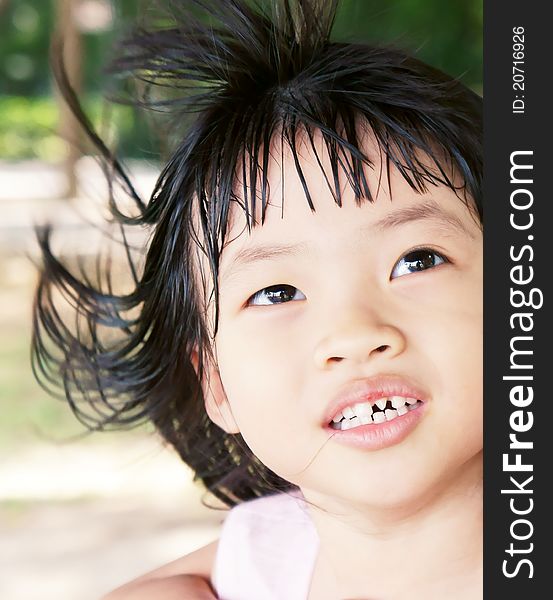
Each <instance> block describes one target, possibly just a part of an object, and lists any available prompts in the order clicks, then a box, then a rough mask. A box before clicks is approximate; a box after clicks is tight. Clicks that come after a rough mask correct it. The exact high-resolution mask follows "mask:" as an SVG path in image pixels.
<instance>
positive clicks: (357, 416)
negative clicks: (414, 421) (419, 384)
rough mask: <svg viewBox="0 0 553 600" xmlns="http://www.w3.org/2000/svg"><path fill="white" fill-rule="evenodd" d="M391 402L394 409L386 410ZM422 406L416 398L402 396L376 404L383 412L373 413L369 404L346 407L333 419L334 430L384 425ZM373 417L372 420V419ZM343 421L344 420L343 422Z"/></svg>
mask: <svg viewBox="0 0 553 600" xmlns="http://www.w3.org/2000/svg"><path fill="white" fill-rule="evenodd" d="M388 401H390V403H391V405H392V406H393V407H394V408H393V409H390V408H386V405H387V403H388ZM418 404H421V402H419V401H418V400H417V399H416V398H403V397H402V396H391V397H390V398H380V399H379V400H377V401H376V402H375V406H377V407H378V408H379V409H380V410H381V411H382V412H380V411H375V412H373V407H372V406H371V404H370V403H369V402H359V403H358V404H355V405H353V406H346V407H345V408H344V409H343V410H342V411H340V412H338V413H337V414H336V415H335V416H334V417H333V418H332V424H333V425H334V429H341V430H346V429H352V428H353V427H358V426H359V425H371V424H373V423H384V421H391V420H392V419H395V418H396V417H400V416H402V415H404V414H406V413H407V412H409V411H410V410H414V409H415V408H417V406H418ZM371 415H372V418H371ZM342 419H343V420H342Z"/></svg>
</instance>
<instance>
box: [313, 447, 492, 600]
mask: <svg viewBox="0 0 553 600" xmlns="http://www.w3.org/2000/svg"><path fill="white" fill-rule="evenodd" d="M460 471H461V472H458V473H457V476H456V478H455V479H454V480H451V481H448V482H445V483H443V484H442V486H441V487H440V489H438V490H436V489H433V491H432V494H431V496H430V495H426V496H424V497H419V498H416V499H413V498H411V499H410V500H409V502H408V503H407V502H406V503H405V504H402V505H397V506H393V507H390V506H366V505H362V504H361V505H360V504H359V503H351V502H348V501H347V500H344V499H336V498H332V499H330V498H328V497H326V496H321V495H319V494H316V493H313V492H310V491H308V490H303V492H304V496H305V498H306V499H307V500H308V502H310V503H313V504H315V505H316V506H318V507H320V508H322V509H323V510H320V509H319V508H315V507H312V506H310V512H311V515H312V518H313V522H314V523H315V527H316V528H317V532H318V534H319V539H320V547H319V556H318V559H317V564H316V566H315V570H314V574H313V582H312V587H313V586H316V585H319V586H320V588H317V589H324V590H326V591H325V596H327V597H328V598H333V599H334V600H336V599H337V598H367V593H370V594H371V596H370V597H371V599H374V600H376V599H378V600H419V599H420V600H422V599H423V598H424V599H425V600H435V599H436V600H437V599H443V598H448V599H451V600H464V599H470V600H475V599H478V598H481V597H482V455H481V454H479V455H478V456H477V457H475V458H474V459H473V460H472V461H471V462H470V463H467V464H466V465H464V466H463V468H462V469H461V470H460ZM344 515H346V516H344ZM321 582H324V583H323V584H322V585H321ZM330 590H332V592H331V591H330ZM314 597H315V596H314ZM316 597H317V598H319V597H320V598H321V600H322V598H323V596H321V595H320V593H318V594H317V596H316Z"/></svg>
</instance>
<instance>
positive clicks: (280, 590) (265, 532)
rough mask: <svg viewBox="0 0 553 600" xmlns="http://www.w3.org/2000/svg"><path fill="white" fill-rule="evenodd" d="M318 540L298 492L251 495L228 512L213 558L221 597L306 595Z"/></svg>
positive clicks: (259, 599) (252, 599)
mask: <svg viewBox="0 0 553 600" xmlns="http://www.w3.org/2000/svg"><path fill="white" fill-rule="evenodd" d="M318 545H319V540H318V536H317V532H316V530H315V527H314V525H313V523H312V521H311V519H310V517H309V513H308V511H307V507H306V505H305V502H304V501H303V499H302V498H301V495H300V494H299V493H295V494H292V495H288V494H276V495H272V496H267V497H264V498H259V499H256V500H250V501H249V502H244V503H243V504H240V505H238V506H236V507H234V508H233V509H232V510H231V511H230V512H229V514H228V516H227V518H226V520H225V522H224V524H223V529H222V533H221V537H220V540H219V546H218V550H217V556H216V558H215V565H214V572H213V575H212V580H213V584H214V587H215V590H216V592H217V594H218V597H219V598H220V599H221V600H305V599H306V598H307V595H308V592H309V586H310V582H311V575H312V572H313V567H314V564H315V558H316V555H317V549H318Z"/></svg>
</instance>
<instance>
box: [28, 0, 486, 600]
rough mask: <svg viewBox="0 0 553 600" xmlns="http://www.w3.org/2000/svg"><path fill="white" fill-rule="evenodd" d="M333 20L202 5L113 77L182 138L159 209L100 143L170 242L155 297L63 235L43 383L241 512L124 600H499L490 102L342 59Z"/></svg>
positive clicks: (46, 285) (143, 37)
mask: <svg viewBox="0 0 553 600" xmlns="http://www.w3.org/2000/svg"><path fill="white" fill-rule="evenodd" d="M335 10H336V6H335V2H332V1H328V2H321V1H320V0H297V1H294V0H278V1H275V2H274V6H273V10H272V11H265V10H263V9H262V8H261V7H257V6H252V3H250V2H247V1H245V0H243V1H242V0H218V1H211V2H209V3H207V2H206V3H205V4H204V3H203V2H201V1H200V0H198V1H192V0H189V1H188V2H186V1H183V2H174V3H171V12H170V13H169V18H168V16H167V15H165V17H164V18H163V19H158V20H157V21H156V24H155V25H153V26H151V27H140V28H137V29H136V31H135V32H134V33H133V34H132V35H131V36H130V37H129V38H128V39H127V40H125V42H124V43H123V45H122V46H121V53H120V56H119V57H118V58H117V59H116V60H115V62H114V65H113V70H114V71H115V72H118V73H124V74H129V73H131V74H133V75H134V76H135V77H136V78H137V79H138V80H139V81H140V82H141V84H142V89H143V90H146V91H145V93H144V94H143V96H142V97H141V98H140V99H139V101H140V103H141V104H142V105H147V106H149V107H151V108H154V109H163V110H167V109H170V110H171V113H172V115H174V121H173V123H174V137H175V140H176V142H175V147H174V149H173V151H172V154H171V156H170V158H169V160H168V162H167V164H166V166H165V167H164V169H163V171H162V174H161V176H160V177H159V180H158V182H157V185H156V187H155V190H154V193H153V195H152V198H151V200H150V202H149V203H148V204H147V205H142V204H141V201H140V199H139V197H138V195H137V194H136V193H135V192H134V190H133V188H132V187H131V184H130V182H129V180H128V178H127V177H126V175H125V171H124V170H123V168H122V166H121V165H120V164H119V163H118V162H117V161H116V159H115V157H113V156H112V155H111V154H110V153H109V152H108V150H107V149H106V148H105V146H104V145H103V144H102V142H101V141H100V140H99V138H98V137H97V136H95V134H94V133H93V132H92V131H90V129H89V133H90V134H91V137H92V139H93V140H94V141H95V143H96V145H97V147H98V149H99V150H100V151H101V153H102V155H103V156H104V158H105V160H106V163H107V165H109V166H110V167H111V171H110V172H111V173H112V177H114V178H117V179H118V180H119V181H120V182H122V184H123V186H124V187H125V189H126V190H127V191H128V192H129V194H130V195H131V196H132V197H133V199H134V200H135V202H136V204H137V205H138V206H139V207H140V214H139V215H138V216H129V215H126V214H123V212H122V210H120V209H119V208H118V205H117V203H116V202H115V201H114V200H113V201H112V207H113V212H114V214H115V215H116V217H117V218H118V219H119V220H120V222H121V223H122V224H124V225H139V226H147V227H149V228H151V229H152V236H151V239H150V241H149V244H148V251H147V257H146V261H145V264H144V266H143V269H142V271H141V272H140V271H138V270H137V269H136V268H135V266H134V262H133V261H132V260H131V258H130V256H131V254H130V252H129V261H130V265H131V268H132V272H136V280H135V286H134V289H133V290H132V291H131V292H130V293H127V294H124V295H117V294H116V293H114V291H113V289H112V288H111V286H110V284H109V276H108V278H107V281H108V285H107V286H106V288H105V289H100V287H99V286H95V285H93V284H92V282H91V280H90V278H88V279H86V280H82V281H81V280H79V279H78V278H76V277H75V276H74V274H72V273H71V272H70V271H69V270H68V269H67V268H66V267H64V266H63V265H62V264H61V263H60V262H59V261H58V260H57V259H56V258H55V257H54V256H53V255H52V253H51V250H50V247H49V239H48V232H43V233H42V234H41V240H40V241H41V245H42V251H43V255H44V269H43V273H42V278H41V281H40V284H39V288H38V294H37V302H36V319H35V323H36V327H35V337H34V348H33V349H34V364H35V370H36V372H37V374H38V375H39V377H40V378H41V379H42V380H43V381H44V380H46V381H47V382H52V381H55V380H56V378H58V379H60V378H61V379H60V380H61V381H62V382H63V386H64V391H65V394H66V395H67V398H68V400H69V402H70V404H71V406H72V408H73V409H74V411H75V412H76V414H77V415H78V416H79V417H80V418H81V419H82V420H85V421H86V422H87V423H89V425H90V424H91V427H93V428H95V429H102V428H105V427H107V426H111V425H130V424H132V423H135V422H137V421H139V420H142V419H144V418H148V419H151V420H152V421H153V423H154V424H155V425H156V427H157V428H158V430H159V432H160V433H161V435H162V436H163V438H164V439H165V440H167V441H168V442H169V443H170V444H172V445H173V446H174V447H175V449H176V450H177V451H178V452H179V454H180V456H181V457H182V459H183V460H184V461H185V462H186V463H187V464H188V465H190V466H191V467H192V468H193V469H194V471H195V473H196V478H197V479H199V480H201V481H202V482H203V484H204V485H205V486H206V489H207V490H209V492H211V493H212V494H214V495H215V496H217V498H219V499H220V500H222V501H223V502H224V503H225V504H227V505H228V506H229V507H233V508H232V510H231V511H230V513H229V515H228V517H227V519H226V521H225V524H224V526H223V530H222V535H221V538H220V539H219V541H218V542H215V543H213V544H210V545H209V546H207V547H205V548H203V549H201V550H199V551H198V552H196V553H194V554H192V555H190V556H188V557H185V558H183V559H180V560H178V561H176V562H175V563H172V564H170V565H167V566H166V567H162V568H161V569H159V570H158V571H156V572H153V573H150V574H148V575H146V576H144V577H143V578H140V579H139V580H137V581H135V582H133V583H131V584H128V585H127V586H124V587H123V588H120V589H119V590H117V591H116V592H114V593H113V594H111V595H110V596H109V598H110V599H111V598H113V599H115V598H118V599H122V598H132V599H136V598H159V599H160V600H164V599H167V600H169V599H170V598H213V597H219V598H223V599H225V600H249V599H252V600H253V599H255V600H265V599H267V600H268V599H273V598H274V599H277V598H278V599H285V600H294V599H298V600H299V599H305V598H308V599H309V600H326V599H329V600H330V599H332V600H336V599H345V598H349V599H351V598H357V599H359V598H364V599H367V598H371V599H379V600H418V599H421V600H422V599H423V598H424V599H425V600H432V599H436V600H438V599H439V600H443V598H448V599H452V600H469V599H470V600H474V599H477V598H480V597H481V596H482V581H481V575H482V548H481V543H482V532H481V517H482V231H481V221H482V198H481V180H482V151H481V106H480V99H479V98H478V97H477V96H476V95H475V94H473V93H472V92H471V91H469V90H468V89H467V88H465V87H464V86H463V85H462V84H461V83H459V82H458V81H456V80H452V79H450V78H449V77H447V76H446V75H444V74H442V73H440V72H438V71H436V70H435V69H432V68H431V67H429V66H427V65H424V64H422V63H421V62H419V61H417V60H415V59H413V58H410V57H408V56H406V55H405V54H403V53H401V52H398V51H395V50H391V49H382V48H372V47H368V46H364V45H359V44H345V43H338V42H333V41H331V40H330V31H331V28H332V23H333V19H334V14H335ZM202 11H203V12H202ZM58 76H59V77H58V78H59V79H60V80H61V83H62V86H64V87H65V89H66V95H67V97H68V99H69V100H70V101H71V103H72V105H73V107H74V108H75V110H76V111H77V112H78V111H79V109H78V105H77V103H76V101H75V98H74V97H73V96H72V93H71V91H70V90H69V89H68V87H67V85H66V83H67V82H64V80H63V72H62V71H59V72H58ZM165 89H166V90H167V92H168V93H167V94H165V95H164V94H162V92H163V91H164V90H165ZM80 116H81V120H83V122H84V125H85V126H87V123H86V122H85V121H84V116H83V115H82V114H81V115H80ZM99 279H100V278H99ZM53 287H56V288H58V289H59V290H61V291H62V293H63V294H64V295H65V297H66V298H69V299H70V300H71V301H72V302H73V304H74V307H75V310H76V312H77V314H78V327H77V331H71V330H70V329H69V328H68V327H67V326H66V325H65V324H64V322H63V319H62V318H61V316H60V312H59V310H58V309H57V308H56V306H55V304H54V301H53V297H54V296H53V294H52V292H53V289H52V288H53ZM52 342H53V343H54V344H55V347H56V348H57V352H58V353H56V352H54V351H53V350H52V349H51V343H52ZM59 351H61V354H60V353H59ZM83 406H84V408H83Z"/></svg>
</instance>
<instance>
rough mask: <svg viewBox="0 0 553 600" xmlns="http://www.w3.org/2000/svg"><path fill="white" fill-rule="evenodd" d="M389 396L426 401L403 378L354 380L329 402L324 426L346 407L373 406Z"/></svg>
mask: <svg viewBox="0 0 553 600" xmlns="http://www.w3.org/2000/svg"><path fill="white" fill-rule="evenodd" d="M390 396H402V397H404V398H416V399H417V400H420V401H421V402H425V401H426V399H427V394H426V393H425V392H424V391H423V390H421V389H420V388H419V387H418V386H416V385H414V384H413V383H412V382H410V381H409V380H407V379H406V378H404V377H399V376H396V375H374V376H372V377H367V378H366V379H355V380H353V381H350V382H349V383H347V384H346V385H345V386H343V387H342V388H341V389H340V391H339V392H338V393H337V394H336V396H335V397H334V398H333V399H332V400H331V401H330V402H329V404H328V406H327V408H326V412H325V416H324V425H328V424H329V423H330V422H331V421H332V418H333V417H334V416H335V415H336V414H337V413H338V412H339V411H341V410H343V409H344V408H345V407H346V406H353V405H354V404H358V403H360V402H370V403H371V405H373V404H374V403H375V402H376V401H377V400H380V398H388V397H390Z"/></svg>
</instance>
